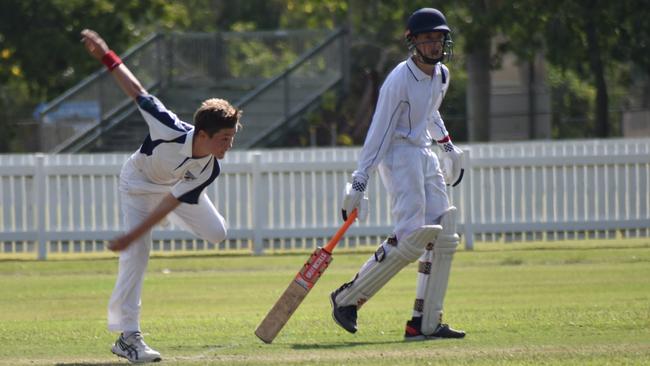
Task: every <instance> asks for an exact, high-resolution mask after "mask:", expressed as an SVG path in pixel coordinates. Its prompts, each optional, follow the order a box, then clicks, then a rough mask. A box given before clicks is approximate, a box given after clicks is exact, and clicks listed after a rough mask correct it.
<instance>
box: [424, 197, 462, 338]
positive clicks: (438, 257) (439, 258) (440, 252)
mask: <svg viewBox="0 0 650 366" xmlns="http://www.w3.org/2000/svg"><path fill="white" fill-rule="evenodd" d="M456 213H457V211H456V208H455V207H453V206H452V207H450V208H449V210H448V211H447V212H446V213H445V214H444V216H443V217H442V221H441V225H442V232H441V233H440V235H438V238H437V239H436V241H435V243H434V245H433V261H432V262H431V274H430V275H429V279H428V282H427V286H426V290H425V295H424V306H423V311H422V312H423V314H422V329H421V332H422V334H425V335H427V334H432V333H433V332H434V331H435V329H436V327H437V326H438V324H440V323H441V322H442V304H443V302H444V299H445V293H446V292H447V284H448V283H449V273H450V271H451V260H452V258H453V256H454V253H455V252H456V248H457V247H458V243H459V242H460V238H459V237H458V234H456Z"/></svg>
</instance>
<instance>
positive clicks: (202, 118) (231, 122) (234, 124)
mask: <svg viewBox="0 0 650 366" xmlns="http://www.w3.org/2000/svg"><path fill="white" fill-rule="evenodd" d="M241 115H242V111H240V110H239V109H237V108H235V107H234V106H233V105H232V104H230V103H229V102H228V101H227V100H224V99H219V98H210V99H206V100H204V101H203V103H201V106H200V107H199V109H197V110H196V112H195V113H194V129H195V131H196V132H199V131H205V132H206V133H207V134H208V136H210V137H212V136H213V135H214V134H215V133H217V132H219V130H222V129H224V128H236V129H237V130H239V129H240V128H241V123H240V122H239V119H240V118H241Z"/></svg>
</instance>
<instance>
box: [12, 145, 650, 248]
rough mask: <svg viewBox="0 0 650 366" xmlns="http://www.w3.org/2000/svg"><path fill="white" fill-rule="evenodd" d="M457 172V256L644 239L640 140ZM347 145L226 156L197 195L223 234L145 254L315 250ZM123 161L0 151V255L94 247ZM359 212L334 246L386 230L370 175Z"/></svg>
mask: <svg viewBox="0 0 650 366" xmlns="http://www.w3.org/2000/svg"><path fill="white" fill-rule="evenodd" d="M461 147H463V149H464V150H465V151H466V152H467V154H466V157H467V163H468V171H467V172H466V174H465V178H464V180H463V182H462V183H461V185H460V186H458V187H457V188H453V189H451V190H450V193H451V197H452V201H453V203H454V205H456V206H457V207H458V208H459V210H460V222H459V231H460V232H461V236H462V237H463V242H464V245H465V247H466V248H467V249H471V248H472V247H473V243H474V240H481V241H526V240H561V239H569V238H578V239H579V238H592V237H600V238H616V237H620V236H625V237H629V236H648V233H649V231H650V230H649V227H650V210H649V208H650V195H649V193H650V139H613V140H576V141H535V142H521V143H499V144H480V145H464V146H461ZM357 153H358V148H322V149H285V150H251V151H232V152H230V153H228V156H227V157H226V159H225V160H224V161H222V174H221V175H220V176H219V178H218V179H217V181H216V182H215V183H214V184H212V185H211V186H210V187H208V188H207V192H208V194H209V196H210V197H211V198H212V199H213V200H214V202H215V204H216V206H217V207H218V209H219V210H220V212H222V214H224V216H225V217H226V219H227V221H228V223H229V239H228V240H226V241H224V242H222V243H218V244H214V243H208V242H204V241H203V240H200V239H197V238H194V237H192V235H191V234H188V233H186V232H184V231H182V230H180V229H179V228H176V227H173V226H172V227H158V228H157V229H156V230H155V231H154V239H155V241H154V250H155V251H184V252H185V251H243V252H250V253H255V254H261V253H265V252H272V251H279V250H293V249H309V248H313V247H314V246H316V245H322V244H324V243H325V242H326V241H327V240H328V239H329V236H331V235H332V234H333V233H334V232H335V231H336V229H337V228H338V226H339V225H340V224H341V222H340V211H339V210H340V207H339V205H340V199H341V197H342V187H343V185H344V182H345V181H346V180H347V178H348V177H349V174H350V173H351V172H352V170H354V168H355V166H356V156H357ZM127 156H128V154H80V155H39V154H30V155H0V167H1V169H0V245H1V247H0V257H1V256H2V255H3V254H4V255H6V254H15V253H34V254H35V255H37V256H38V258H40V259H45V258H47V256H48V254H49V253H84V252H95V251H104V250H105V245H106V242H107V240H109V239H110V238H112V237H114V236H115V235H117V234H118V233H119V232H121V230H122V222H121V215H120V210H119V194H118V190H117V182H118V178H117V175H118V173H119V170H120V167H121V164H122V162H123V161H124V160H125V159H126V158H127ZM369 196H370V203H371V208H370V214H369V219H368V220H367V221H365V222H362V223H358V224H355V225H354V226H353V227H352V228H350V230H349V231H348V233H347V234H346V236H345V237H344V239H343V240H342V241H341V243H340V244H339V245H340V246H341V247H343V248H357V247H374V246H375V245H377V244H378V243H379V242H381V240H383V238H384V237H385V236H386V235H389V234H390V233H391V229H392V222H391V217H390V203H389V200H388V197H387V195H386V193H385V191H384V188H383V186H382V184H381V181H380V179H378V177H377V176H373V177H372V178H371V180H370V185H369Z"/></svg>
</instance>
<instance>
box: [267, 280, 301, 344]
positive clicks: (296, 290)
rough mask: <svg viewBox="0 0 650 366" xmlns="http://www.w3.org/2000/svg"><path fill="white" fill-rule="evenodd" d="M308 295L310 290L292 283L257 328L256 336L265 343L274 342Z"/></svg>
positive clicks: (294, 282)
mask: <svg viewBox="0 0 650 366" xmlns="http://www.w3.org/2000/svg"><path fill="white" fill-rule="evenodd" d="M308 293H309V290H308V289H306V288H304V287H302V286H300V285H299V284H298V283H297V282H296V281H291V283H290V284H289V287H287V289H286V290H284V293H283V294H282V296H280V298H279V299H278V301H277V302H276V303H275V305H274V306H273V308H271V310H270V311H269V313H268V315H267V316H266V318H264V320H262V323H260V325H259V326H258V327H257V329H256V330H255V335H256V336H257V337H258V338H259V339H261V340H262V341H264V343H271V342H273V340H274V339H275V337H276V336H277V335H278V333H280V330H281V329H282V328H283V327H284V325H285V324H286V323H287V321H289V318H291V316H292V315H293V313H294V312H295V311H296V309H298V306H299V305H300V303H301V302H302V300H304V298H305V297H307V294H308Z"/></svg>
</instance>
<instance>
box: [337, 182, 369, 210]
mask: <svg viewBox="0 0 650 366" xmlns="http://www.w3.org/2000/svg"><path fill="white" fill-rule="evenodd" d="M367 183H368V176H367V175H366V174H363V173H357V172H354V173H353V174H352V183H346V184H345V191H344V196H343V204H342V208H341V214H342V216H343V220H347V219H348V213H352V211H354V209H355V208H356V209H357V218H358V219H359V220H361V221H363V220H365V219H366V217H368V194H367V193H366V185H367Z"/></svg>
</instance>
